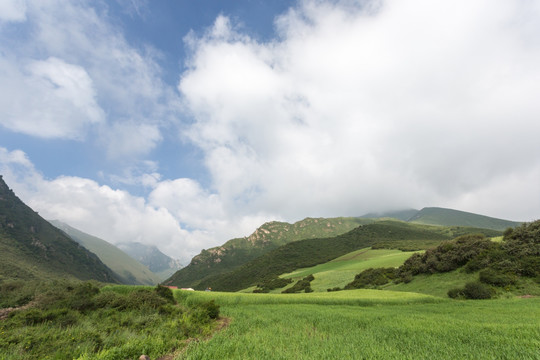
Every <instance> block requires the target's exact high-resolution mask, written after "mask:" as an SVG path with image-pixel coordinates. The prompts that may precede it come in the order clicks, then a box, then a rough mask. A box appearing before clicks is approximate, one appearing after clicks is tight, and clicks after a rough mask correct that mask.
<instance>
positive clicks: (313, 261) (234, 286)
mask: <svg viewBox="0 0 540 360" xmlns="http://www.w3.org/2000/svg"><path fill="white" fill-rule="evenodd" d="M474 230H478V229H474ZM461 232H462V229H461V228H458V227H456V228H449V227H438V226H428V225H420V224H410V223H406V222H401V221H393V220H385V221H379V222H376V223H371V224H367V225H363V226H360V227H357V228H355V229H353V230H351V231H349V232H347V233H345V234H342V235H339V236H336V237H329V238H317V239H306V240H300V241H295V242H291V243H288V244H286V245H283V246H281V247H279V248H277V249H274V250H272V251H270V252H268V253H266V254H264V255H262V256H260V257H258V258H256V259H254V260H252V261H250V262H248V263H246V264H244V265H242V266H240V267H238V268H237V269H234V270H233V271H230V272H228V273H224V274H218V275H213V276H208V277H206V278H204V279H202V280H200V281H199V282H197V283H196V284H195V288H197V289H203V288H205V287H211V288H212V289H215V290H220V291H238V290H241V289H245V288H247V287H250V286H253V285H255V284H257V283H259V282H261V281H264V280H265V279H269V278H273V277H276V276H279V275H281V274H283V273H287V272H291V271H293V270H296V269H300V268H305V267H310V266H315V265H318V264H322V263H325V262H328V261H330V260H333V259H335V258H337V257H339V256H342V255H345V254H347V253H349V252H351V251H354V250H358V249H361V248H366V247H370V246H375V245H377V244H387V245H388V244H391V243H396V244H397V245H401V244H403V243H404V242H413V243H415V244H416V246H417V247H422V246H424V245H425V246H433V244H437V243H440V242H442V241H444V240H450V239H452V238H454V237H455V235H456V234H457V233H461ZM475 232H476V231H475ZM494 233H495V234H499V233H498V232H494ZM172 280H173V281H171V282H170V284H172V285H181V284H178V283H175V282H174V279H172Z"/></svg>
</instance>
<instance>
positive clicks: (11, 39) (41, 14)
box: [0, 0, 178, 159]
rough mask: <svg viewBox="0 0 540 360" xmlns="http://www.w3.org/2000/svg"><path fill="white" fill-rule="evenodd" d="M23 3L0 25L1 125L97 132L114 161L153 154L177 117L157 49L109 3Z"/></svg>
mask: <svg viewBox="0 0 540 360" xmlns="http://www.w3.org/2000/svg"><path fill="white" fill-rule="evenodd" d="M3 4H4V2H3ZM5 4H6V5H2V6H8V5H9V4H11V2H9V1H8V2H7V3H5ZM17 4H22V5H24V6H19V7H17V8H21V9H23V10H24V11H23V15H24V16H20V17H19V18H18V19H19V22H18V23H13V24H10V26H9V27H8V26H6V27H4V28H0V30H1V31H0V73H1V74H2V78H3V80H4V81H2V82H1V83H0V95H1V96H0V98H1V100H0V101H1V105H2V106H1V109H0V115H1V116H0V123H1V124H2V125H4V126H5V127H6V128H8V129H10V130H11V131H15V132H20V133H24V134H27V135H31V136H39V137H44V138H67V139H77V140H82V139H85V138H86V136H87V135H88V134H91V135H92V136H94V135H98V136H100V138H101V140H100V141H96V142H93V144H99V145H103V143H105V149H106V150H107V152H106V153H107V154H108V155H110V158H111V159H118V158H120V157H123V156H125V155H128V157H132V158H136V157H137V156H139V157H140V156H144V155H147V154H148V152H149V151H151V150H152V149H153V148H154V147H155V146H156V143H159V142H160V141H161V139H162V137H161V131H162V128H163V127H168V128H170V126H171V124H172V123H173V122H174V121H175V118H176V116H177V114H178V104H177V103H178V99H177V98H178V96H177V94H176V92H175V90H174V89H173V88H170V87H169V86H167V85H166V84H165V83H164V82H163V81H162V79H161V70H160V67H159V65H158V64H157V59H158V58H159V57H160V56H161V55H160V54H159V52H158V51H157V50H155V49H152V48H151V47H144V48H135V47H133V46H132V45H130V44H129V43H128V41H127V40H126V39H125V37H124V35H123V33H122V30H121V29H120V28H118V27H116V26H115V25H113V24H114V19H112V18H111V17H110V15H109V12H108V8H107V4H105V3H103V2H87V1H82V2H67V3H66V2H62V1H54V0H47V1H29V2H28V3H24V2H19V3H17ZM133 4H134V5H135V4H139V2H133ZM8 7H9V8H13V6H8ZM21 11H22V10H21ZM12 13H13V14H14V12H13V11H11V12H9V13H7V14H12ZM6 16H7V15H6ZM13 17H14V15H10V18H13ZM121 130H126V132H123V131H121ZM103 134H106V136H102V135H103ZM126 134H130V135H135V137H134V138H133V141H132V144H131V145H128V144H127V143H126V139H125V137H126Z"/></svg>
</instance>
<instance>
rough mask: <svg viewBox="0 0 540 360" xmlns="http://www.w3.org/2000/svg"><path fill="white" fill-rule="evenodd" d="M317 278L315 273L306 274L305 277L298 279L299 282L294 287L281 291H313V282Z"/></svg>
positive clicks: (284, 292)
mask: <svg viewBox="0 0 540 360" xmlns="http://www.w3.org/2000/svg"><path fill="white" fill-rule="evenodd" d="M314 279H315V277H314V276H313V275H308V276H306V277H305V278H303V279H302V280H298V282H297V283H296V284H294V285H293V286H292V287H290V288H288V289H285V290H283V291H282V292H281V293H282V294H293V293H298V292H301V291H304V292H307V293H308V292H312V291H313V290H312V289H311V284H310V283H311V282H312V281H313V280H314Z"/></svg>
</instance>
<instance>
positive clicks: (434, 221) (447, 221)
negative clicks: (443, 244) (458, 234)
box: [407, 207, 521, 231]
mask: <svg viewBox="0 0 540 360" xmlns="http://www.w3.org/2000/svg"><path fill="white" fill-rule="evenodd" d="M407 221H408V222H413V223H418V224H428V225H442V226H471V227H477V228H483V229H493V230H500V231H503V230H505V229H507V228H511V227H516V226H518V225H520V224H521V223H520V222H516V221H509V220H503V219H497V218H493V217H489V216H484V215H478V214H473V213H470V212H465V211H459V210H452V209H444V208H439V207H426V208H423V209H422V210H420V211H418V212H417V213H416V214H414V215H413V216H411V217H410V218H409V219H407Z"/></svg>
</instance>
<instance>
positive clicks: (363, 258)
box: [276, 248, 414, 292]
mask: <svg viewBox="0 0 540 360" xmlns="http://www.w3.org/2000/svg"><path fill="white" fill-rule="evenodd" d="M413 253H414V252H410V251H406V252H404V251H400V250H387V249H371V248H365V249H360V250H357V251H353V252H351V253H349V254H346V255H343V256H341V257H339V258H337V259H335V260H332V261H329V262H327V263H324V264H320V265H316V266H313V267H309V268H303V269H298V270H295V271H293V272H291V273H288V274H284V275H282V276H281V277H284V278H291V279H294V280H299V279H301V278H303V277H305V276H308V275H309V274H313V275H314V276H315V280H313V281H312V282H311V288H312V289H313V291H326V290H327V289H328V288H333V287H336V286H338V287H341V288H343V287H344V286H345V285H347V284H348V283H350V282H351V281H353V280H354V276H355V275H356V274H358V273H360V272H362V271H363V270H365V269H368V268H379V267H398V266H400V265H401V264H403V262H404V261H405V260H406V259H408V258H409V257H410V256H411V255H412V254H413ZM280 291H281V289H278V290H276V292H280Z"/></svg>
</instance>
